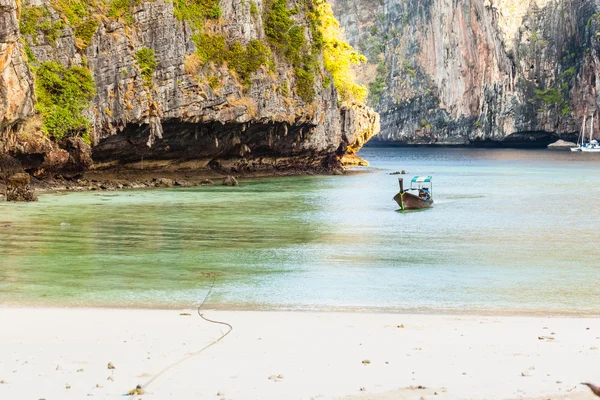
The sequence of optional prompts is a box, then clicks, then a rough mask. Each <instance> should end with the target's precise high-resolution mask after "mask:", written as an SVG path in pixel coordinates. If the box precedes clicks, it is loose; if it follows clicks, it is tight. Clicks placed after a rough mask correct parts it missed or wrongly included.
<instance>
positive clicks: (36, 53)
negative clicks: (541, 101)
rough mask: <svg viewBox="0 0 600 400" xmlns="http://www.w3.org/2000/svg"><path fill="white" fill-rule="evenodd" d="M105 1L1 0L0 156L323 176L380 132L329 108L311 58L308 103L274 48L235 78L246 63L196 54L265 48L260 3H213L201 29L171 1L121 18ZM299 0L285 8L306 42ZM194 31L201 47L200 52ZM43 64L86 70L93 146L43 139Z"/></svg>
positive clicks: (30, 165)
mask: <svg viewBox="0 0 600 400" xmlns="http://www.w3.org/2000/svg"><path fill="white" fill-rule="evenodd" d="M113 3H115V4H120V3H119V2H113ZM113 3H111V5H110V7H109V8H110V10H109V11H108V12H107V13H106V12H105V14H98V12H99V10H98V9H94V10H91V9H88V11H87V14H86V15H85V16H82V15H80V14H78V12H79V11H77V12H75V13H74V12H72V10H66V9H61V8H60V7H61V4H62V5H63V6H64V4H63V3H62V2H50V1H49V0H23V2H22V6H21V8H19V7H18V6H17V4H19V3H18V2H16V0H0V21H1V22H2V23H1V24H0V146H2V148H0V151H4V152H8V153H10V154H12V155H14V156H15V157H17V158H18V159H19V160H20V161H21V162H22V163H23V165H24V167H25V168H26V169H27V170H28V171H29V172H32V173H36V174H44V173H50V172H54V173H58V172H60V173H61V174H63V175H64V174H65V172H66V171H71V172H76V170H77V168H75V165H78V166H80V169H85V168H88V167H89V166H90V165H91V163H92V158H93V161H94V163H95V164H96V166H97V167H99V168H103V167H105V168H113V167H123V166H126V167H132V168H171V169H182V168H191V169H196V168H206V167H210V168H215V169H223V170H227V171H236V172H237V171H251V170H260V169H290V168H300V169H302V168H310V169H320V168H322V169H328V168H330V167H331V165H330V160H331V155H332V154H337V153H336V151H338V150H339V148H340V146H341V147H343V148H348V149H349V151H350V152H356V151H357V150H358V149H359V148H360V147H361V146H362V145H363V144H364V143H365V142H366V141H367V140H368V139H369V138H370V137H372V136H374V135H376V134H377V133H378V131H379V119H378V115H377V114H376V113H375V112H374V111H373V110H371V109H369V108H367V107H365V106H359V105H344V106H342V105H341V104H339V103H338V95H337V92H336V89H335V87H334V85H333V84H332V83H331V79H330V77H329V74H328V72H327V71H325V70H324V69H323V66H322V61H321V60H320V59H319V57H320V56H318V57H317V67H316V68H317V69H318V73H316V74H315V77H314V83H312V84H311V87H310V90H312V91H314V96H313V98H312V99H310V100H307V99H306V96H302V93H300V91H299V87H300V85H301V84H302V82H299V80H300V78H299V77H302V76H303V75H302V71H300V73H299V72H298V68H297V67H296V66H294V65H292V64H291V63H290V62H289V60H288V59H287V58H286V57H284V56H283V55H281V54H279V53H280V52H279V51H278V50H277V49H275V48H273V49H271V50H269V49H268V48H267V49H266V50H265V51H269V52H270V51H272V52H273V56H272V62H271V61H270V62H269V63H263V64H269V65H261V66H260V67H258V68H256V69H255V70H253V71H251V73H248V74H246V75H247V76H241V72H240V71H239V69H240V68H243V67H245V64H243V65H242V67H239V68H238V71H237V73H236V72H232V69H233V68H232V66H231V65H229V66H228V63H227V62H216V63H213V62H208V61H207V60H202V58H201V57H200V56H198V54H200V53H202V52H203V51H205V47H206V52H208V51H212V48H213V47H214V46H218V45H220V42H219V41H218V39H219V38H223V39H224V42H223V43H222V45H223V46H226V47H227V48H234V47H235V46H238V47H237V48H241V49H244V48H249V47H248V46H252V45H255V44H256V43H257V42H260V43H267V40H266V37H265V21H264V20H265V13H266V10H267V4H263V2H262V1H261V0H255V1H247V0H221V1H220V2H218V3H217V4H218V12H219V17H218V18H213V19H210V20H206V21H204V22H203V26H202V28H201V29H202V30H201V31H199V30H198V27H197V26H195V25H194V24H193V23H191V22H189V21H188V20H187V19H185V18H183V19H182V18H178V17H176V16H175V15H177V14H178V12H179V13H180V14H181V10H179V11H178V10H175V9H174V5H173V2H170V1H163V0H156V1H154V2H135V3H136V5H131V4H133V2H130V5H129V7H132V8H131V9H127V10H126V12H122V10H121V11H119V9H117V8H114V7H117V6H114V7H113ZM190 3H194V2H190ZM196 3H198V4H201V3H202V4H204V3H208V2H196ZM196 3H194V4H196ZM271 3H273V2H272V1H269V2H268V4H271ZM305 3H306V2H305V1H300V0H288V2H287V6H288V7H289V8H290V9H292V8H294V7H295V10H296V11H297V12H296V13H293V14H292V15H293V18H294V21H295V25H298V26H300V27H301V29H302V32H303V34H304V35H306V36H307V38H308V40H312V36H311V35H312V34H313V33H312V31H311V29H310V23H311V22H310V18H309V16H308V13H307V12H306V11H304V10H305V8H304V6H303V5H304V4H305ZM69 4H70V3H69ZM78 4H79V3H78ZM82 4H85V5H86V6H89V7H92V6H90V5H89V4H88V3H87V2H85V1H84V2H82ZM90 4H91V3H90ZM178 4H179V3H178ZM113 8H114V9H113ZM90 10H91V11H90ZM20 16H21V17H20ZM19 19H20V26H21V30H22V32H21V33H20V32H19ZM32 20H33V23H32ZM199 35H204V36H202V37H204V38H209V39H210V41H209V42H208V43H204V44H202V47H201V48H199V47H198V43H199V41H198V37H199ZM204 46H205V47H204ZM199 50H200V51H199ZM221 51H225V50H224V49H221ZM245 51H247V50H245ZM259 53H260V52H259ZM202 54H203V53H202ZM248 54H250V53H248ZM218 56H219V51H217V52H216V53H215V54H214V55H213V57H218ZM259 56H260V54H254V57H259ZM242 58H244V57H242ZM246 58H249V57H246ZM234 61H235V62H237V63H240V64H242V63H244V62H246V61H247V60H245V59H244V60H241V61H240V60H229V63H230V64H233V63H234ZM49 63H57V64H52V65H58V67H56V68H57V70H60V69H61V68H62V69H63V70H65V71H70V70H71V69H73V71H75V72H77V73H78V74H79V75H76V76H78V77H79V76H80V75H81V73H79V72H78V71H79V70H75V69H74V68H78V67H81V68H83V69H84V70H86V69H89V71H90V73H91V78H92V79H93V97H92V98H91V100H90V101H89V103H87V105H86V106H85V107H83V111H82V115H83V116H84V117H85V119H86V120H87V121H88V122H87V123H82V122H81V121H77V122H78V123H80V125H81V127H82V129H86V126H88V128H87V129H88V131H89V135H88V136H84V138H85V137H87V140H89V142H91V144H92V146H91V150H90V149H89V148H85V143H83V141H81V142H78V143H75V142H73V139H68V141H65V140H67V139H62V140H60V139H57V138H54V140H49V139H48V138H47V137H46V135H44V134H41V130H42V127H41V124H42V123H41V120H40V118H41V117H40V116H39V115H36V116H34V108H33V104H34V101H35V98H36V95H38V96H39V94H40V91H39V88H38V86H37V85H38V83H36V88H35V92H36V93H35V94H34V85H33V77H32V73H31V71H32V68H33V67H36V66H37V67H39V66H40V65H50V64H49ZM65 80H66V79H65ZM37 81H39V82H40V83H39V85H44V82H43V81H42V80H40V79H38V78H36V82H37ZM43 102H44V99H41V100H40V99H38V105H40V109H42V108H43V107H44V103H43ZM73 104H74V103H73ZM73 104H72V103H68V104H67V106H69V107H71V106H73ZM52 122H53V123H56V122H55V121H52ZM44 123H47V121H46V122H44ZM86 124H87V125H86ZM77 140H81V139H77ZM90 151H91V156H90ZM341 156H343V154H342V155H340V156H339V157H341ZM339 157H338V158H339Z"/></svg>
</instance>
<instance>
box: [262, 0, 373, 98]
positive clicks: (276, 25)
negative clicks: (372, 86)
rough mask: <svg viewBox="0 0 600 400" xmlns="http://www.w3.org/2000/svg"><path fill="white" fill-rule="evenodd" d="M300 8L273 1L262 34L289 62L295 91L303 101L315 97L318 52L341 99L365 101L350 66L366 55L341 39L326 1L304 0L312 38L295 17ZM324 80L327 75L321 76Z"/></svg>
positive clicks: (365, 91) (337, 25)
mask: <svg viewBox="0 0 600 400" xmlns="http://www.w3.org/2000/svg"><path fill="white" fill-rule="evenodd" d="M299 12H300V10H299V9H298V8H297V7H296V8H291V9H290V8H288V4H287V0H273V1H272V2H271V4H270V6H269V10H268V12H267V14H266V17H265V34H266V35H267V38H268V39H269V42H270V43H271V45H272V46H273V47H275V48H276V49H278V51H279V52H280V53H282V54H283V55H284V57H285V58H286V59H287V60H288V61H289V62H290V63H291V64H292V66H293V67H294V72H295V75H296V80H297V83H296V89H297V90H296V91H297V93H298V95H299V96H300V97H301V98H302V99H303V100H304V101H305V102H312V101H313V100H314V96H315V88H314V86H315V82H316V75H317V74H319V73H320V67H319V63H318V61H317V59H318V57H319V55H322V57H323V65H324V67H325V69H326V70H327V71H328V72H329V73H330V74H331V76H332V77H333V82H334V84H335V87H336V88H337V90H338V93H339V96H340V99H341V100H342V101H360V102H362V101H364V99H365V98H366V95H367V89H366V88H365V87H364V86H361V85H358V84H356V83H355V79H354V71H353V70H352V67H351V66H352V65H356V64H361V63H364V62H366V58H365V57H364V56H362V55H361V54H359V53H358V52H356V51H355V50H354V49H353V48H352V46H350V45H349V44H348V43H346V42H345V41H343V40H342V39H341V30H340V27H339V23H338V22H337V20H336V19H335V17H334V16H333V11H332V9H331V6H330V4H329V3H328V2H327V1H326V0H306V2H305V3H304V12H305V13H306V14H307V15H308V17H309V28H310V33H311V39H312V40H311V41H310V42H309V41H308V40H307V36H308V32H307V28H306V27H304V26H302V25H298V24H297V23H296V21H295V20H294V16H296V15H297V14H298V13H299ZM321 79H322V80H323V81H324V82H327V81H328V77H327V76H321Z"/></svg>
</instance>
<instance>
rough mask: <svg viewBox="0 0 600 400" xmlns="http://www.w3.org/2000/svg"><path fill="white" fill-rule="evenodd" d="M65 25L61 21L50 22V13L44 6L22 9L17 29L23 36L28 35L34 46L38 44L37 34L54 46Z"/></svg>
mask: <svg viewBox="0 0 600 400" xmlns="http://www.w3.org/2000/svg"><path fill="white" fill-rule="evenodd" d="M64 27H65V23H64V22H63V21H62V20H58V21H52V16H51V14H50V11H49V10H48V8H47V7H46V6H40V7H24V8H23V10H22V11H21V18H20V20H19V28H20V30H21V33H22V34H23V35H30V36H31V40H32V41H33V43H34V44H36V45H37V44H39V43H38V34H39V33H41V34H43V35H44V37H46V38H47V39H48V42H50V44H52V45H54V43H55V42H56V39H57V38H58V37H59V36H60V34H61V33H62V30H63V28H64Z"/></svg>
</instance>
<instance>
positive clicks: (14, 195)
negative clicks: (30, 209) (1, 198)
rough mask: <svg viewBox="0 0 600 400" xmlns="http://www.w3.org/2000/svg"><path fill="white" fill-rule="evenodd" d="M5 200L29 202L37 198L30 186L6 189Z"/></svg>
mask: <svg viewBox="0 0 600 400" xmlns="http://www.w3.org/2000/svg"><path fill="white" fill-rule="evenodd" d="M6 201H18V202H29V201H38V198H37V196H36V195H35V192H34V191H33V190H32V189H30V188H9V189H8V190H7V191H6Z"/></svg>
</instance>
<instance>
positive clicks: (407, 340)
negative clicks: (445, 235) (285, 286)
mask: <svg viewBox="0 0 600 400" xmlns="http://www.w3.org/2000/svg"><path fill="white" fill-rule="evenodd" d="M203 313H204V315H205V316H206V317H207V318H210V319H214V320H219V321H224V322H227V323H229V324H231V325H232V326H233V331H232V332H231V333H230V334H229V335H228V336H227V337H225V338H224V339H223V340H222V341H221V342H219V343H218V344H216V345H214V346H211V347H209V348H208V349H206V350H205V351H203V352H201V353H199V354H195V353H196V352H197V351H198V350H200V349H202V348H203V347H205V346H206V345H209V344H210V343H211V342H213V341H214V340H216V339H218V338H219V337H220V336H221V335H222V334H224V333H226V332H227V330H228V328H226V327H225V326H222V325H216V324H211V323H208V322H206V321H204V320H203V319H201V318H200V317H199V316H198V315H197V314H196V310H182V311H175V310H172V311H169V310H123V309H85V308H81V309H60V308H53V309H43V308H13V307H3V308H0V326H1V327H2V329H1V334H0V336H1V337H0V339H1V340H0V399H10V400H13V399H47V400H51V399H83V398H87V397H91V396H93V397H94V398H101V399H111V398H117V397H120V396H122V395H123V394H126V393H127V392H128V391H129V390H131V389H133V388H135V387H136V385H138V384H139V385H142V386H143V387H144V389H145V391H146V393H145V394H144V395H142V396H134V397H136V398H155V399H165V398H178V399H197V398H202V399H204V398H206V399H210V398H215V399H421V398H423V399H517V398H526V399H534V398H540V399H581V400H583V399H593V398H594V396H593V395H592V394H591V393H590V392H589V390H588V389H587V388H586V387H583V386H581V385H579V383H580V382H582V381H592V382H597V383H598V382H600V371H599V369H598V360H599V356H600V351H599V350H598V347H599V346H600V319H597V318H554V317H553V318H545V317H500V316H447V315H402V314H361V313H317V312H314V313H313V312H253V311H210V310H209V311H203ZM182 314H183V315H182ZM186 314H189V315H186ZM194 354H195V355H194ZM186 358H187V359H186ZM181 360H184V361H182V362H179V361H181ZM177 362H179V363H178V364H176V365H175V366H173V367H171V368H169V369H166V370H165V368H167V367H168V366H169V365H172V364H174V363H177ZM109 363H112V366H114V369H109V368H108V364H109ZM161 371H163V372H162V373H161ZM153 378H155V379H154V380H152V379H153ZM151 380H152V381H151ZM148 382H150V384H148Z"/></svg>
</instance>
